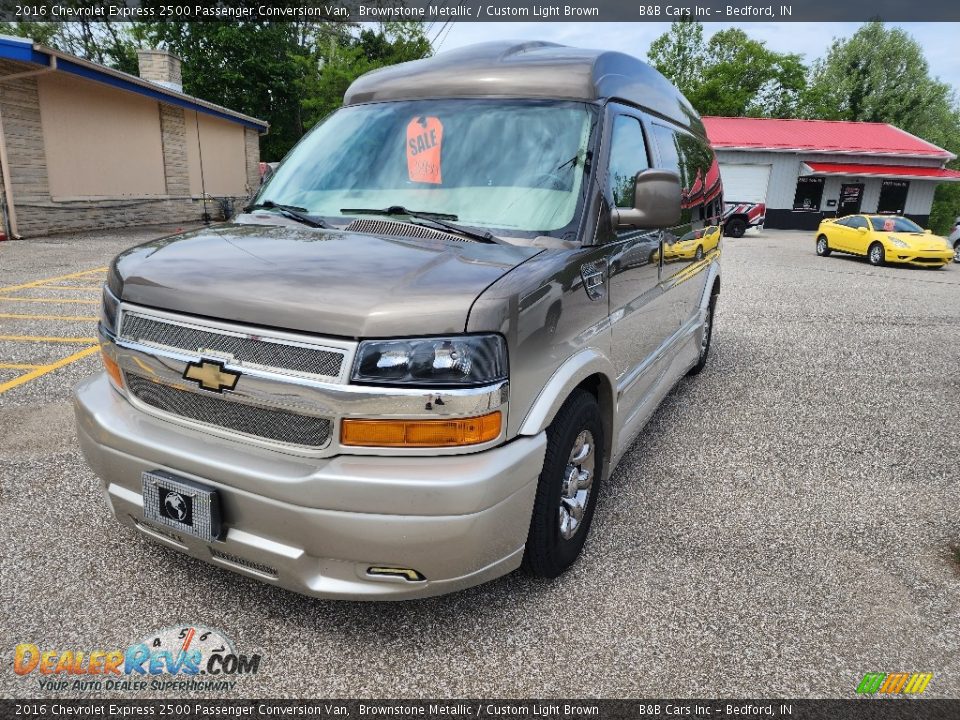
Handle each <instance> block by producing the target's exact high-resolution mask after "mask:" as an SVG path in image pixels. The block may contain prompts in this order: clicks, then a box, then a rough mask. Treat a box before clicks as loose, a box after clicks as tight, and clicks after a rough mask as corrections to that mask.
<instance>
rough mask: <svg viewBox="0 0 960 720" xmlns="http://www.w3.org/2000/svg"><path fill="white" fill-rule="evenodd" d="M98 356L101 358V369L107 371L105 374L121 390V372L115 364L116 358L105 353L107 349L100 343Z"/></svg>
mask: <svg viewBox="0 0 960 720" xmlns="http://www.w3.org/2000/svg"><path fill="white" fill-rule="evenodd" d="M100 357H101V359H102V360H103V369H104V370H106V371H107V375H109V376H110V379H111V380H113V384H114V385H116V386H117V389H119V390H122V389H123V374H122V373H121V372H120V366H119V365H117V361H116V360H114V359H113V358H112V357H110V356H109V355H107V351H106V350H105V349H104V348H103V346H102V345H101V346H100Z"/></svg>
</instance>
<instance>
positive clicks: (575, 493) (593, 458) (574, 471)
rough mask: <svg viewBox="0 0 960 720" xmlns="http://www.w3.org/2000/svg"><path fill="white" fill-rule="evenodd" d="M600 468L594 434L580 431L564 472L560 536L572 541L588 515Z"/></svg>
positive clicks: (561, 491)
mask: <svg viewBox="0 0 960 720" xmlns="http://www.w3.org/2000/svg"><path fill="white" fill-rule="evenodd" d="M596 464H597V453H596V447H595V446H594V441H593V433H592V432H590V431H589V430H581V431H580V434H579V435H577V439H576V440H575V441H574V443H573V449H571V450H570V458H569V459H568V460H567V465H566V467H565V468H564V469H563V486H562V488H561V490H560V515H559V520H560V534H561V535H562V536H563V538H564V539H565V540H570V539H571V538H572V537H573V536H574V535H576V534H577V531H578V530H580V526H581V525H582V524H583V517H584V515H586V512H587V502H588V500H589V499H590V488H591V487H592V486H593V474H594V471H595V469H596Z"/></svg>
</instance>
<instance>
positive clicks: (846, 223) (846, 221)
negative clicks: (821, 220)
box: [834, 217, 853, 227]
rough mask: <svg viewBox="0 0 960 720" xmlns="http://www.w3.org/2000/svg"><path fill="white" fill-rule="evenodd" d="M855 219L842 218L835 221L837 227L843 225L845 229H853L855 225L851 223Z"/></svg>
mask: <svg viewBox="0 0 960 720" xmlns="http://www.w3.org/2000/svg"><path fill="white" fill-rule="evenodd" d="M851 220H853V218H848V217H845V218H840V219H839V220H834V224H835V225H843V226H844V227H853V224H852V223H851V222H850V221H851Z"/></svg>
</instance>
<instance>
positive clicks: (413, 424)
mask: <svg viewBox="0 0 960 720" xmlns="http://www.w3.org/2000/svg"><path fill="white" fill-rule="evenodd" d="M500 423H501V415H500V411H499V410H497V411H494V412H492V413H488V414H486V415H480V416H479V417H472V418H449V419H444V420H354V419H350V418H348V419H345V420H344V421H343V422H342V423H341V424H340V444H341V445H352V446H363V447H455V446H460V445H477V444H479V443H485V442H489V441H491V440H496V439H497V438H498V437H500Z"/></svg>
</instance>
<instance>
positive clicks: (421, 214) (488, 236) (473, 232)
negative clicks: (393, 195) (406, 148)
mask: <svg viewBox="0 0 960 720" xmlns="http://www.w3.org/2000/svg"><path fill="white" fill-rule="evenodd" d="M340 212H342V213H343V214H344V215H388V216H390V215H404V216H406V217H411V218H415V219H417V220H425V221H426V222H429V223H433V225H435V226H437V227H442V228H444V229H446V230H452V231H453V232H458V233H460V234H461V235H464V236H466V237H468V238H472V239H473V240H479V241H480V242H487V243H497V244H500V245H509V244H510V243H508V242H507V241H505V240H501V239H500V238H498V237H497V236H496V235H494V234H493V233H491V232H488V231H486V230H477V229H474V228H469V227H465V226H463V225H457V224H454V223H452V222H450V220H456V219H457V216H456V215H449V214H446V213H435V212H426V211H420V210H408V209H407V208H405V207H403V206H402V205H391V206H390V207H388V208H380V209H377V208H342V209H341V210H340ZM413 224H414V225H417V224H418V223H413Z"/></svg>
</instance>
